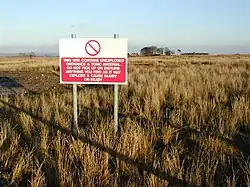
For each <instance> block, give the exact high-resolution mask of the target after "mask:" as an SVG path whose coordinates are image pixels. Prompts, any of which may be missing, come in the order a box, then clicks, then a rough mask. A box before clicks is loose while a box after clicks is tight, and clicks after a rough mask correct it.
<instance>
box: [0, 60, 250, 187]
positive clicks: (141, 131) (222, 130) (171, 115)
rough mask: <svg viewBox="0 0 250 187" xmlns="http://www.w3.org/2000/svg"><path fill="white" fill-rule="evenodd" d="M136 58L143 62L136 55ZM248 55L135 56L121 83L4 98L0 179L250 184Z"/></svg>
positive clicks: (109, 183)
mask: <svg viewBox="0 0 250 187" xmlns="http://www.w3.org/2000/svg"><path fill="white" fill-rule="evenodd" d="M138 64H139V65H138ZM249 69H250V60H249V57H247V56H243V57H241V58H238V57H237V56H236V57H234V56H232V57H216V56H213V57H169V58H167V59H165V58H162V57H158V58H144V59H140V58H138V57H135V58H131V63H130V65H129V74H128V75H129V81H128V82H129V84H128V85H127V86H120V92H119V112H120V114H119V116H120V122H119V124H120V130H119V133H118V135H117V136H115V135H114V134H113V87H112V86H91V85H90V86H88V85H86V86H84V88H82V89H80V90H79V92H78V94H79V97H78V100H79V125H80V135H79V136H76V135H72V134H71V132H70V130H69V129H70V127H71V124H72V93H71V92H63V93H59V92H48V93H42V94H38V95H23V96H20V97H14V98H2V99H1V102H0V110H1V118H0V119H1V120H0V137H1V139H0V149H1V154H0V183H2V184H3V183H4V184H6V185H7V184H12V185H18V186H20V185H24V184H28V185H31V186H46V185H48V186H168V185H169V184H171V183H172V184H176V183H177V184H179V185H180V186H249V185H250V162H249V158H250V157H249V153H250V151H249V150H250V139H249V137H250V132H249V131H250V86H249V84H248V83H249V82H250V71H249Z"/></svg>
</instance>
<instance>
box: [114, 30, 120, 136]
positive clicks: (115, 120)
mask: <svg viewBox="0 0 250 187" xmlns="http://www.w3.org/2000/svg"><path fill="white" fill-rule="evenodd" d="M114 38H119V35H118V34H114ZM118 91H119V87H118V84H115V85H114V132H115V134H116V133H117V130H118Z"/></svg>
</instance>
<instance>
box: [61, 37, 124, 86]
mask: <svg viewBox="0 0 250 187" xmlns="http://www.w3.org/2000/svg"><path fill="white" fill-rule="evenodd" d="M59 53H60V83H65V84H74V83H75V84H127V39H123V38H101V39H85V38H72V39H71V38H70V39H61V40H60V41H59Z"/></svg>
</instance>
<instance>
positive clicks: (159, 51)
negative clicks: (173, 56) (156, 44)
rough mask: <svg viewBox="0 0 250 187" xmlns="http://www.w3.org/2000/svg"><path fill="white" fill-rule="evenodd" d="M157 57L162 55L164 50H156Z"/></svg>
mask: <svg viewBox="0 0 250 187" xmlns="http://www.w3.org/2000/svg"><path fill="white" fill-rule="evenodd" d="M156 53H157V55H164V48H158V49H157V50H156Z"/></svg>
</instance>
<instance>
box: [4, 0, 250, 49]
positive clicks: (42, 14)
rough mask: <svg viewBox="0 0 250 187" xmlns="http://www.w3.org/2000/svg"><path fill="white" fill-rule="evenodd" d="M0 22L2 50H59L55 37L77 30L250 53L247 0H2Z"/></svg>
mask: <svg viewBox="0 0 250 187" xmlns="http://www.w3.org/2000/svg"><path fill="white" fill-rule="evenodd" d="M0 23H1V27H0V50H2V51H11V50H14V49H15V50H22V49H27V50H29V47H32V46H33V47H34V46H36V47H39V50H45V49H46V47H47V49H48V50H49V49H50V50H57V49H55V48H57V47H56V45H58V40H59V38H65V37H69V36H70V33H71V32H76V34H77V36H78V37H112V36H113V34H114V33H119V34H120V37H126V38H128V41H129V49H130V52H132V51H135V52H138V50H139V49H140V48H141V47H143V46H145V45H157V46H159V47H161V46H169V47H170V48H174V49H176V48H182V49H183V50H184V51H189V52H193V51H197V52H218V53H230V52H234V51H235V52H242V53H243V52H249V53H250V1H249V0H177V1H173V0H171V1H170V0H127V1H125V0H124V1H118V0H116V1H115V0H106V1H103V0H102V1H101V0H91V1H84V0H70V1H69V0H67V1H66V0H39V1H38V0H37V1H35V0H5V1H4V0H2V1H1V2H0ZM73 25H74V27H73ZM37 49H38V48H37ZM0 52H1V51H0Z"/></svg>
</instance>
